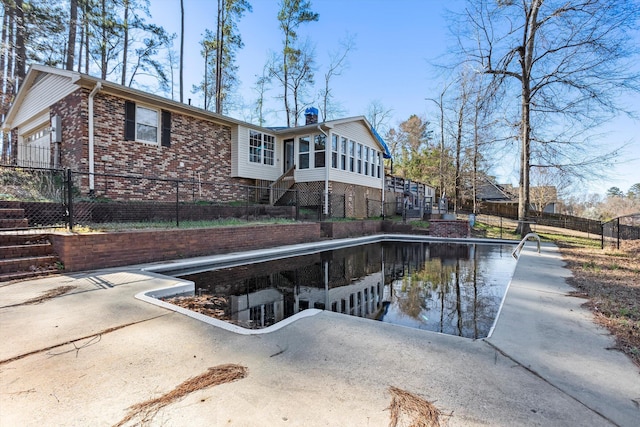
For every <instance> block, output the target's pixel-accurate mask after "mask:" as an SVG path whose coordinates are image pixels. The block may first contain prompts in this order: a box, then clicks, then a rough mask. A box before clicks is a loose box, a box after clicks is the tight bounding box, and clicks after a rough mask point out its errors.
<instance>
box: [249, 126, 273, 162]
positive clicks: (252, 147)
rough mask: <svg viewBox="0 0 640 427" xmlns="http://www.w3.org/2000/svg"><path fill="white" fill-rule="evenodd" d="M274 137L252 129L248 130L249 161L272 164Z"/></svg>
mask: <svg viewBox="0 0 640 427" xmlns="http://www.w3.org/2000/svg"><path fill="white" fill-rule="evenodd" d="M274 147H275V145H274V137H273V136H272V135H266V134H263V133H260V132H256V131H254V130H250V131H249V161H250V162H251V163H263V164H265V165H271V166H273V158H274Z"/></svg>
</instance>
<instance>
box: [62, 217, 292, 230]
mask: <svg viewBox="0 0 640 427" xmlns="http://www.w3.org/2000/svg"><path fill="white" fill-rule="evenodd" d="M295 222H296V221H295V220H293V219H288V218H267V219H261V220H249V221H248V220H246V219H241V218H221V219H217V220H209V221H180V226H179V227H176V223H175V221H155V222H118V223H115V222H114V223H103V224H86V225H74V226H73V231H74V232H75V233H101V232H109V231H134V230H157V229H189V228H216V227H239V226H240V227H245V226H252V225H267V224H293V223H295Z"/></svg>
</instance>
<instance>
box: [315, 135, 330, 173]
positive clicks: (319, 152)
mask: <svg viewBox="0 0 640 427" xmlns="http://www.w3.org/2000/svg"><path fill="white" fill-rule="evenodd" d="M326 146H327V137H326V136H324V134H319V135H314V137H313V158H314V167H316V168H323V167H324V166H325V157H324V155H325V150H326Z"/></svg>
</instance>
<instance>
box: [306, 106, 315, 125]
mask: <svg viewBox="0 0 640 427" xmlns="http://www.w3.org/2000/svg"><path fill="white" fill-rule="evenodd" d="M304 117H305V119H306V123H305V124H306V125H313V124H316V123H318V109H317V108H315V107H309V108H307V109H306V110H304Z"/></svg>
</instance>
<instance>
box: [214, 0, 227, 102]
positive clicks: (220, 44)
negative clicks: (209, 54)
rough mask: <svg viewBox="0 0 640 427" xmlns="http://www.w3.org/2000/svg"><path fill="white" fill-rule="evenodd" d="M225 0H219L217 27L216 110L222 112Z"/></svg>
mask: <svg viewBox="0 0 640 427" xmlns="http://www.w3.org/2000/svg"><path fill="white" fill-rule="evenodd" d="M225 7H226V6H225V0H218V26H217V28H216V35H217V40H216V82H215V98H216V105H215V112H216V113H219V114H222V92H223V88H222V67H223V55H224V33H225V31H224V26H225V21H226V17H225Z"/></svg>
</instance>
